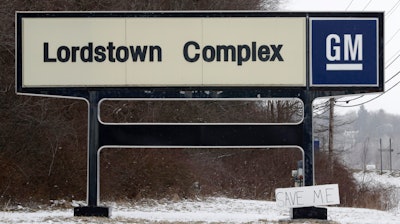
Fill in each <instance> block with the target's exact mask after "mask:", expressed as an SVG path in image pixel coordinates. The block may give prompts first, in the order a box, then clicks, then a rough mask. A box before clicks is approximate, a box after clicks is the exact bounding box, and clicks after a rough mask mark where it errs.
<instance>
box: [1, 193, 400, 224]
mask: <svg viewBox="0 0 400 224" xmlns="http://www.w3.org/2000/svg"><path fill="white" fill-rule="evenodd" d="M107 205H108V206H110V207H112V208H113V211H112V217H111V218H109V219H108V218H93V217H74V216H73V211H72V209H52V210H39V211H28V210H26V209H23V208H21V209H20V211H10V212H0V223H154V222H159V223H194V222H196V223H279V222H281V223H282V222H283V223H284V222H285V221H289V209H282V208H278V207H277V206H276V204H275V202H270V201H257V200H239V199H228V198H206V199H203V200H198V201H194V200H182V201H178V202H173V201H167V200H159V201H155V200H145V201H141V202H135V203H133V204H127V203H125V204H123V205H121V204H117V203H110V204H107ZM328 220H329V221H330V222H326V223H355V224H357V223H371V224H373V223H374V224H375V223H381V224H384V223H387V224H394V223H399V222H400V214H398V213H397V214H396V213H392V212H384V211H377V210H371V209H357V208H339V207H328ZM297 223H312V222H309V221H304V220H303V221H300V222H297Z"/></svg>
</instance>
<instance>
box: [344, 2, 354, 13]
mask: <svg viewBox="0 0 400 224" xmlns="http://www.w3.org/2000/svg"><path fill="white" fill-rule="evenodd" d="M353 1H354V0H351V1H350V3H349V4H348V5H347V7H346V9H345V10H344V11H347V10H348V9H349V7H350V6H351V4H353Z"/></svg>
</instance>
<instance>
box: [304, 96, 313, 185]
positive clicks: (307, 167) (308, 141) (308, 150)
mask: <svg viewBox="0 0 400 224" xmlns="http://www.w3.org/2000/svg"><path fill="white" fill-rule="evenodd" d="M303 100H304V120H303V124H304V129H303V150H304V186H313V185H314V152H313V138H312V135H313V134H312V100H311V96H310V94H309V92H308V91H307V92H306V93H305V97H304V99H303Z"/></svg>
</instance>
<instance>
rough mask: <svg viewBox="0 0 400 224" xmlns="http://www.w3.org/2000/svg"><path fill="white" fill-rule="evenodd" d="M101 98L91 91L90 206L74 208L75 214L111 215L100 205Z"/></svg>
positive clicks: (89, 146) (89, 126) (88, 197)
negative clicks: (99, 107)
mask: <svg viewBox="0 0 400 224" xmlns="http://www.w3.org/2000/svg"><path fill="white" fill-rule="evenodd" d="M99 101H100V98H99V96H98V92H97V91H90V92H89V117H88V121H89V124H88V154H87V156H88V164H87V169H88V173H87V203H88V206H84V207H76V208H74V216H102V217H110V216H111V210H110V209H109V208H108V207H99V206H98V203H99V189H100V188H99V164H98V151H99V120H98V105H99Z"/></svg>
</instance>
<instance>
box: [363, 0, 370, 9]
mask: <svg viewBox="0 0 400 224" xmlns="http://www.w3.org/2000/svg"><path fill="white" fill-rule="evenodd" d="M371 2H372V0H369V2H368V3H367V5H366V6H364V8H363V10H362V11H365V9H367V7H368V6H369V4H371Z"/></svg>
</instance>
